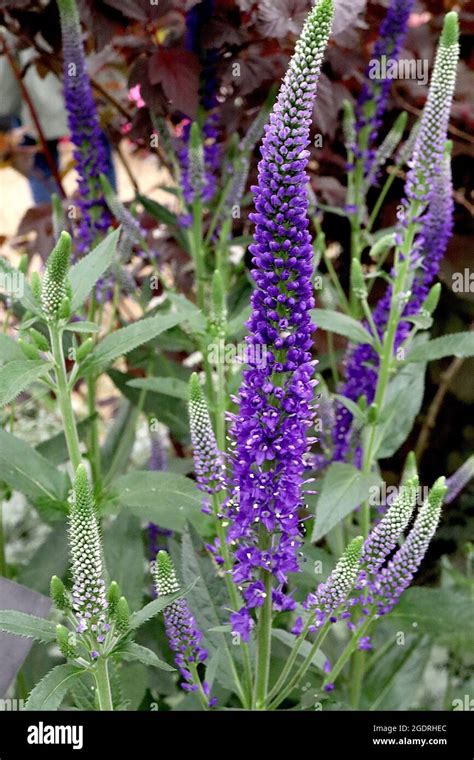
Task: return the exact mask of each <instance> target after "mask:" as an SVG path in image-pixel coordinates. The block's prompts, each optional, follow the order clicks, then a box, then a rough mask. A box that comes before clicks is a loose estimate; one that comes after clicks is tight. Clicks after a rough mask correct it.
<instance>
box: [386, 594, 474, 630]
mask: <svg viewBox="0 0 474 760" xmlns="http://www.w3.org/2000/svg"><path fill="white" fill-rule="evenodd" d="M389 620H391V621H393V622H396V624H397V625H398V626H400V627H402V626H403V627H404V628H405V630H407V629H410V630H416V631H417V632H418V633H427V634H428V635H429V636H430V637H431V638H433V639H436V640H437V641H440V642H442V643H444V642H446V643H447V642H449V643H451V644H452V643H454V642H459V643H463V642H464V643H467V642H471V643H472V641H473V640H474V614H473V610H472V599H471V598H470V596H469V594H463V593H461V592H457V591H454V590H453V589H448V588H411V589H407V591H405V592H404V594H403V595H402V597H401V599H400V601H399V603H398V604H397V606H396V607H395V608H394V609H393V610H392V612H391V613H390V616H389Z"/></svg>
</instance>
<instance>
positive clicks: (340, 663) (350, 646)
mask: <svg viewBox="0 0 474 760" xmlns="http://www.w3.org/2000/svg"><path fill="white" fill-rule="evenodd" d="M373 615H374V613H371V614H370V615H368V616H367V618H366V619H365V620H364V622H363V623H362V625H361V626H360V628H359V629H358V631H357V632H356V633H355V635H353V636H352V637H351V639H350V641H349V642H348V643H347V645H346V647H345V649H344V651H343V652H342V654H341V655H340V657H339V659H338V660H337V662H336V664H335V665H334V667H333V669H332V670H331V672H330V673H329V674H328V675H327V676H326V678H325V679H324V681H323V689H324V688H325V687H326V686H327V685H328V683H334V681H335V680H336V678H337V677H338V675H339V673H340V672H341V670H342V669H343V667H344V665H345V664H346V662H347V661H348V660H349V659H350V657H351V655H352V653H353V652H354V650H355V648H356V646H357V645H358V643H359V641H360V639H361V638H362V636H363V635H364V634H365V633H367V631H368V630H369V628H370V624H371V623H372V621H373V619H374V618H373Z"/></svg>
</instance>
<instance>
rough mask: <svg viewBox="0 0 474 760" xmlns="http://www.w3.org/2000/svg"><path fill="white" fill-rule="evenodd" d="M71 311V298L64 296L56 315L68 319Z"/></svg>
mask: <svg viewBox="0 0 474 760" xmlns="http://www.w3.org/2000/svg"><path fill="white" fill-rule="evenodd" d="M71 313H72V312H71V299H70V298H69V296H64V298H63V300H62V301H61V305H60V307H59V311H58V317H59V318H60V319H69V317H70V316H71Z"/></svg>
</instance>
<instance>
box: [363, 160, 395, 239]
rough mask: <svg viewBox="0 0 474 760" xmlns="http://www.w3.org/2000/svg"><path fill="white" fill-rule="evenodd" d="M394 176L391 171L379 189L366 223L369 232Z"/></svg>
mask: <svg viewBox="0 0 474 760" xmlns="http://www.w3.org/2000/svg"><path fill="white" fill-rule="evenodd" d="M395 177H396V174H395V172H391V173H390V174H389V175H388V177H387V179H386V180H385V184H384V186H383V187H382V190H381V191H380V194H379V197H378V198H377V200H376V202H375V205H374V207H373V209H372V213H371V214H370V217H369V222H368V224H367V231H368V232H371V230H372V227H373V226H374V222H375V220H376V219H377V216H378V214H379V211H380V209H381V208H382V204H383V202H384V200H385V198H386V195H387V193H388V191H389V190H390V188H391V187H392V184H393V182H394V180H395Z"/></svg>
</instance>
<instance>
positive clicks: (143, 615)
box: [130, 578, 198, 631]
mask: <svg viewBox="0 0 474 760" xmlns="http://www.w3.org/2000/svg"><path fill="white" fill-rule="evenodd" d="M197 580H198V579H197V578H194V580H193V582H192V583H190V584H189V585H188V586H186V587H185V588H184V589H180V591H175V593H174V594H167V595H166V596H160V597H159V598H158V599H154V600H153V601H152V602H149V603H148V604H146V605H145V606H144V607H142V609H141V610H138V612H135V613H134V614H133V615H131V617H130V628H131V629H132V631H133V630H136V629H137V628H140V626H141V625H143V623H146V622H147V620H150V619H151V618H152V617H155V615H158V613H159V612H161V611H162V610H164V609H165V607H168V605H169V604H172V603H173V602H175V601H176V600H177V599H181V597H183V596H186V595H187V594H188V593H189V592H190V591H191V589H192V588H193V586H194V584H195V583H197Z"/></svg>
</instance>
